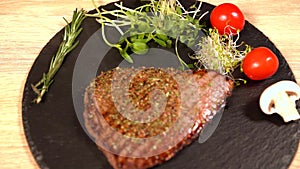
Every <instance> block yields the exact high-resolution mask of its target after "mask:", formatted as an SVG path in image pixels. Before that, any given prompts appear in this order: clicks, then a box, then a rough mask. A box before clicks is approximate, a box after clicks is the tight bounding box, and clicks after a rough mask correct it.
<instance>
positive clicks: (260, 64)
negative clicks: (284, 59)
mask: <svg viewBox="0 0 300 169" xmlns="http://www.w3.org/2000/svg"><path fill="white" fill-rule="evenodd" d="M278 66H279V61H278V58H277V56H276V55H275V54H274V53H273V52H272V51H271V50H270V49H268V48H266V47H258V48H255V49H253V50H252V51H251V52H249V53H248V54H247V55H246V57H245V59H244V60H243V65H242V68H243V70H244V73H245V75H246V76H247V77H249V78H250V79H252V80H263V79H267V78H269V77H271V76H272V75H274V74H275V73H276V71H277V69H278Z"/></svg>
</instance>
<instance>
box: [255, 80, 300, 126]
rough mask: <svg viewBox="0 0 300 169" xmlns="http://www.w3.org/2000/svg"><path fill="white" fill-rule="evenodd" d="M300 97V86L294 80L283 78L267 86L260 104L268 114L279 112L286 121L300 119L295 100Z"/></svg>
mask: <svg viewBox="0 0 300 169" xmlns="http://www.w3.org/2000/svg"><path fill="white" fill-rule="evenodd" d="M299 98H300V87H299V85H298V84H297V83H295V82H293V81H288V80H283V81H279V82H277V83H274V84H273V85H271V86H269V87H268V88H266V89H265V90H264V91H263V93H262V94H261V96H260V100H259V105H260V108H261V110H262V111H263V112H264V113H266V114H273V113H277V114H279V115H280V116H281V117H282V118H283V120H284V122H289V121H292V120H298V119H300V115H299V113H298V110H297V109H296V103H295V101H296V100H298V99H299Z"/></svg>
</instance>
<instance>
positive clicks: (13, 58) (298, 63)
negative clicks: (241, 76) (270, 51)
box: [0, 0, 300, 169]
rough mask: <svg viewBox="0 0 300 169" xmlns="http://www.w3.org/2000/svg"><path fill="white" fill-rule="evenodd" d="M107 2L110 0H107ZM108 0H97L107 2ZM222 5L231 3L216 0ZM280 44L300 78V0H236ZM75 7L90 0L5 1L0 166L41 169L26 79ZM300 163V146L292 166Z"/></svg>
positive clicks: (0, 11) (0, 29) (1, 5)
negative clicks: (26, 117)
mask: <svg viewBox="0 0 300 169" xmlns="http://www.w3.org/2000/svg"><path fill="white" fill-rule="evenodd" d="M106 2H108V1H107V0H106ZM106 2H105V0H102V1H99V0H98V3H99V4H100V3H102V4H103V3H106ZM207 2H209V3H212V4H215V5H218V4H220V3H223V2H226V1H224V0H223V1H222V0H211V1H207ZM227 2H232V3H235V4H237V5H238V6H239V7H240V8H241V10H242V11H243V12H244V14H245V17H246V19H247V20H249V21H250V22H251V23H252V24H254V25H255V26H256V27H257V28H258V29H260V30H261V31H262V32H264V33H265V35H267V36H268V37H269V38H270V39H271V40H272V41H273V42H274V43H275V45H276V46H277V47H278V49H279V50H280V51H281V52H282V54H283V55H284V56H285V58H286V60H287V62H288V63H289V64H290V67H291V68H292V70H293V72H294V74H295V76H296V79H297V81H298V82H300V57H299V56H298V55H299V54H300V45H299V40H298V39H299V38H300V35H299V32H300V20H299V18H300V3H299V0H285V1H282V0H251V1H249V0H231V1H227ZM75 8H84V9H86V10H90V9H93V5H92V3H91V1H90V0H63V1H62V0H2V1H1V2H0V18H1V20H0V168H1V169H16V168H25V169H33V168H35V169H36V168H38V166H37V164H36V162H35V160H34V158H33V157H32V155H31V153H30V150H29V148H28V145H27V142H26V139H25V136H24V130H23V125H22V111H21V106H22V105H21V100H22V93H23V87H24V83H25V81H26V78H27V74H28V72H29V70H30V67H31V66H32V64H33V62H34V60H35V59H36V57H37V56H38V54H39V52H40V50H41V49H42V48H43V46H44V45H46V43H47V42H48V41H49V40H50V39H51V38H52V37H53V36H54V35H55V33H56V32H58V31H59V30H60V29H62V28H63V26H64V25H65V22H64V21H63V19H62V17H66V18H67V19H69V18H70V16H71V15H72V11H73V10H74V9H75ZM299 168H300V150H299V151H298V152H297V155H296V156H295V158H294V160H293V162H292V164H291V166H290V169H299Z"/></svg>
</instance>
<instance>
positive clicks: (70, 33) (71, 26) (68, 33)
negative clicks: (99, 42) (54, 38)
mask: <svg viewBox="0 0 300 169" xmlns="http://www.w3.org/2000/svg"><path fill="white" fill-rule="evenodd" d="M85 14H86V11H84V10H83V9H81V10H79V11H78V10H77V9H76V10H75V11H74V12H73V17H72V22H71V23H69V22H68V21H67V20H66V19H65V18H64V20H65V21H66V23H67V26H66V27H65V30H64V35H63V41H62V42H61V44H60V46H59V48H58V51H57V52H56V54H55V56H53V57H52V59H51V62H50V66H49V69H48V72H47V73H43V76H42V78H41V80H40V81H39V82H38V83H36V84H35V85H33V84H31V87H32V89H33V91H34V92H35V93H36V94H37V98H36V99H35V100H34V102H35V103H40V102H41V101H42V98H43V96H44V95H45V93H46V92H47V91H48V89H49V87H50V85H51V84H52V83H53V78H54V76H55V74H56V73H57V71H58V70H59V69H60V67H61V65H62V63H63V61H64V59H65V57H66V55H67V54H68V53H70V52H71V51H72V50H73V49H74V48H75V47H76V46H77V45H78V43H79V41H75V40H76V38H77V36H78V35H79V34H80V33H81V31H82V28H81V27H80V26H81V23H82V21H83V20H84V18H85V17H86V16H85Z"/></svg>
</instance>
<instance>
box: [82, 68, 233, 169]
mask: <svg viewBox="0 0 300 169" xmlns="http://www.w3.org/2000/svg"><path fill="white" fill-rule="evenodd" d="M116 70H118V71H119V72H120V76H118V77H119V78H118V79H116V82H120V84H122V83H123V82H125V81H128V80H129V79H128V78H130V77H127V76H128V74H129V73H130V72H132V71H134V72H136V71H137V69H134V68H118V69H113V70H110V71H106V72H102V73H101V74H100V75H99V76H98V77H97V78H96V79H95V80H94V81H93V82H92V83H91V85H90V86H89V87H88V88H87V89H86V93H85V98H84V102H85V111H84V113H83V115H84V120H85V126H86V129H87V131H88V132H89V134H90V135H91V136H92V137H93V138H94V139H95V142H96V144H97V145H98V148H99V149H100V150H101V151H102V152H103V153H104V155H105V156H106V157H107V159H108V161H109V162H110V164H111V165H112V166H113V167H114V168H115V169H144V168H150V167H153V166H155V165H158V164H161V163H163V162H165V161H167V160H169V159H170V158H172V157H173V156H174V155H175V154H176V153H177V152H178V151H179V150H181V149H182V148H183V147H184V146H186V145H189V144H190V143H191V142H192V141H193V140H194V139H195V138H196V137H197V136H198V134H199V132H200V131H201V129H202V127H203V125H204V124H205V122H207V121H209V120H210V119H212V117H213V115H214V114H215V113H216V112H217V111H218V110H219V109H220V107H221V106H224V105H225V98H226V97H227V96H229V95H230V94H231V90H232V89H233V82H232V81H231V80H229V79H228V78H226V77H225V76H222V75H220V74H218V73H216V72H214V71H206V70H199V71H195V72H193V73H192V74H191V73H190V72H188V71H180V70H174V69H156V68H146V69H143V70H142V71H141V72H140V74H137V75H136V76H134V78H133V79H134V80H133V81H132V83H130V87H129V96H130V97H129V98H131V100H130V101H131V102H133V103H135V104H133V105H135V108H136V109H144V110H146V109H147V108H149V103H148V102H149V90H150V91H151V89H154V88H156V87H159V88H160V90H162V91H163V92H170V94H169V96H168V97H167V98H168V102H167V104H166V108H165V111H164V112H163V113H162V114H161V115H160V116H159V117H158V118H157V119H155V120H154V121H151V122H147V123H139V122H132V121H130V120H129V119H127V118H125V117H124V116H122V115H121V114H120V113H119V112H118V111H117V108H116V107H115V106H114V102H113V99H112V96H111V92H112V91H111V89H112V88H111V85H112V82H113V81H114V78H113V76H114V73H115V72H116ZM165 72H168V74H166V73H165ZM157 76H161V77H160V78H159V80H157V79H155V81H156V82H159V83H156V82H155V83H154V82H153V81H152V80H153V78H158V77H157ZM172 77H175V79H176V78H177V80H178V77H179V79H180V80H183V81H185V82H186V83H185V85H184V87H190V86H189V85H193V83H189V81H190V80H194V81H196V83H197V86H196V87H197V90H198V92H199V93H200V95H199V97H200V99H199V100H198V101H197V103H189V102H184V103H186V104H191V105H188V106H187V105H182V107H183V108H184V107H187V108H190V107H193V109H196V111H197V114H196V115H195V116H192V117H188V114H185V116H187V117H185V118H190V119H189V120H190V121H192V124H191V127H190V128H189V129H188V132H187V134H186V135H184V137H183V139H182V140H180V141H179V142H178V143H176V144H174V145H172V146H170V147H169V148H168V149H167V150H166V151H164V152H161V153H159V154H155V155H153V156H149V157H141V158H139V157H133V156H132V154H146V153H147V151H149V150H150V149H155V147H156V146H159V142H160V140H156V141H155V142H149V143H148V142H145V144H132V142H128V140H124V139H121V140H120V139H119V137H118V134H116V132H117V133H121V134H122V135H125V136H129V137H133V138H149V137H154V136H157V135H159V134H161V133H163V132H165V131H166V130H168V129H169V128H172V127H173V126H172V124H173V123H174V122H175V121H176V118H177V117H178V116H177V114H176V113H178V107H179V104H180V103H181V100H180V98H179V97H177V95H180V94H189V95H192V94H195V93H189V92H188V90H187V91H185V92H183V93H180V91H179V87H178V86H176V82H175V81H174V80H173V81H172V80H171V79H172ZM149 78H150V79H151V78H152V80H149ZM140 84H141V85H140ZM166 84H168V85H166ZM181 84H184V83H181ZM145 85H146V86H147V88H146V89H144V88H143V87H142V86H145ZM163 85H166V86H168V87H169V88H164V87H163ZM115 90H118V89H115ZM120 91H122V90H120ZM120 94H121V93H120ZM140 100H142V101H141V102H139V101H140ZM170 100H171V101H170ZM147 101H148V102H147ZM198 104H199V105H198ZM197 106H200V107H197ZM172 115H173V116H174V118H169V116H172ZM166 119H167V120H166ZM105 124H109V126H110V127H112V128H114V129H115V131H114V132H112V131H111V130H108V129H107V127H105ZM176 137H178V136H177V135H176V134H175V135H170V136H169V137H168V139H170V140H172V139H174V138H176ZM105 143H116V145H114V146H116V147H114V148H116V149H118V150H119V151H117V152H118V153H116V154H115V153H113V152H111V151H108V150H107V149H105V148H103V147H105V146H103V144H105ZM99 145H102V146H99ZM120 154H121V155H120Z"/></svg>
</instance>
